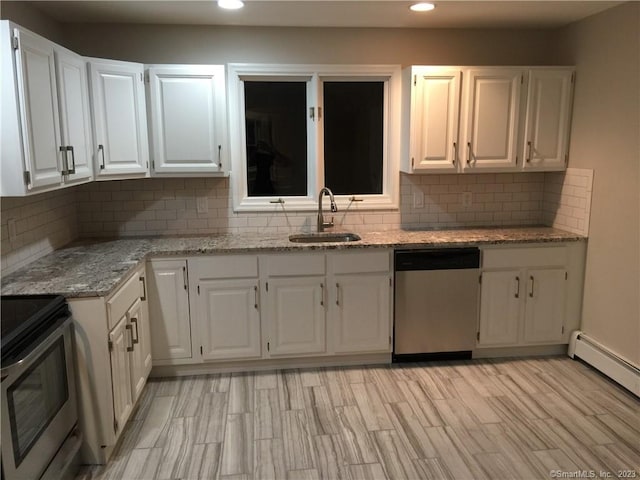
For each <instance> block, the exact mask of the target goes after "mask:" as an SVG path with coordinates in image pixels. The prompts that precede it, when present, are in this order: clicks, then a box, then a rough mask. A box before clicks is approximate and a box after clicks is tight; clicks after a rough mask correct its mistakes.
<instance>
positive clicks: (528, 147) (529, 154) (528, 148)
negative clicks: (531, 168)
mask: <svg viewBox="0 0 640 480" xmlns="http://www.w3.org/2000/svg"><path fill="white" fill-rule="evenodd" d="M529 162H531V142H527V163H529Z"/></svg>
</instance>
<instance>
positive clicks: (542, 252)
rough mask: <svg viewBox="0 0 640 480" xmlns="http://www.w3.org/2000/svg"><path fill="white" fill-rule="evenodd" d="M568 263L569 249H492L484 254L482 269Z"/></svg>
mask: <svg viewBox="0 0 640 480" xmlns="http://www.w3.org/2000/svg"><path fill="white" fill-rule="evenodd" d="M566 263H567V248H566V247H565V246H555V247H526V248H491V249H486V250H484V251H483V252H482V268H510V267H551V266H564V265H566Z"/></svg>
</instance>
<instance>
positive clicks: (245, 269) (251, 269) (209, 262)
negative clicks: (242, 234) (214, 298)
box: [188, 255, 258, 279]
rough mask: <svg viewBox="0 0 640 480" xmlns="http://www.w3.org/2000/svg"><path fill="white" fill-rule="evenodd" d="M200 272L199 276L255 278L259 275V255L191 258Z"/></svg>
mask: <svg viewBox="0 0 640 480" xmlns="http://www.w3.org/2000/svg"><path fill="white" fill-rule="evenodd" d="M188 262H189V271H191V268H192V266H195V269H196V270H197V272H198V278H200V279H205V278H249V277H251V278H254V277H257V276H258V256H257V255H220V256H214V257H196V258H190V259H189V260H188Z"/></svg>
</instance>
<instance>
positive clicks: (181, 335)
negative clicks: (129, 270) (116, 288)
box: [147, 259, 191, 361]
mask: <svg viewBox="0 0 640 480" xmlns="http://www.w3.org/2000/svg"><path fill="white" fill-rule="evenodd" d="M148 265H149V270H148V273H149V275H148V281H149V285H148V292H147V298H148V299H149V319H150V323H151V332H152V336H151V352H152V357H153V360H154V361H156V360H158V361H163V360H164V361H166V360H178V359H190V358H191V319H190V316H189V293H188V291H187V276H186V275H187V274H186V268H187V262H186V261H185V260H159V259H158V260H152V261H151V262H149V264H148Z"/></svg>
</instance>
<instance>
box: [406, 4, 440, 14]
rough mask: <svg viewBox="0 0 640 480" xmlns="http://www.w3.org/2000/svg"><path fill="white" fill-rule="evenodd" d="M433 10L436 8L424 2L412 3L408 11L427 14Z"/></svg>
mask: <svg viewBox="0 0 640 480" xmlns="http://www.w3.org/2000/svg"><path fill="white" fill-rule="evenodd" d="M434 8H436V6H435V5H434V4H433V3H425V2H420V3H414V4H413V5H411V6H410V7H409V9H410V10H413V11H414V12H428V11H430V10H433V9H434Z"/></svg>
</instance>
